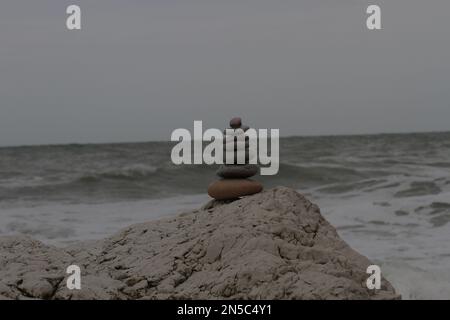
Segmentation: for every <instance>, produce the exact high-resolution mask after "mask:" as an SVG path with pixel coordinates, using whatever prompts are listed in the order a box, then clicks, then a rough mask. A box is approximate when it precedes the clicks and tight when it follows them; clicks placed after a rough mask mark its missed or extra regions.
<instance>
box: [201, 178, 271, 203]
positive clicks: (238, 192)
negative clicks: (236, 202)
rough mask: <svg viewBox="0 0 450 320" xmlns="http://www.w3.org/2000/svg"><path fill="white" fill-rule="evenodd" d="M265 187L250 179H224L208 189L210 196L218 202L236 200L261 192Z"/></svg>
mask: <svg viewBox="0 0 450 320" xmlns="http://www.w3.org/2000/svg"><path fill="white" fill-rule="evenodd" d="M262 189H263V186H262V184H261V183H259V182H258V181H254V180H250V179H228V180H225V179H222V180H218V181H215V182H213V183H212V184H210V185H209V187H208V194H209V195H210V196H211V197H212V198H214V199H216V200H227V199H236V198H239V197H243V196H249V195H252V194H255V193H258V192H261V191H262Z"/></svg>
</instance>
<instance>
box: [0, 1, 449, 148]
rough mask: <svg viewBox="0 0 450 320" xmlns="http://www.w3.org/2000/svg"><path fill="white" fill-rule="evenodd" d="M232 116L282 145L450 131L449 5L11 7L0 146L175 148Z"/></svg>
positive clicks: (1, 36)
mask: <svg viewBox="0 0 450 320" xmlns="http://www.w3.org/2000/svg"><path fill="white" fill-rule="evenodd" d="M70 4H78V5H80V7H81V10H82V30H81V31H69V30H67V29H66V23H65V21H66V17H67V15H66V13H65V11H66V7H67V6H68V5H70ZM369 4H378V5H380V6H381V9H382V27H383V30H381V31H369V30H367V29H366V26H365V20H366V14H365V10H366V8H367V6H368V5H369ZM235 115H241V116H242V117H243V118H244V121H245V122H247V123H248V124H250V125H253V126H255V127H258V128H280V132H281V134H282V135H284V136H286V135H318V134H348V133H379V132H410V131H435V130H439V131H441V130H450V1H448V0H429V1H421V0H390V1H384V0H372V1H366V0H276V1H275V0H226V1H225V0H154V1H151V0H148V1H144V0H139V1H138V0H127V1H125V0H123V1H117V0H96V1H75V0H73V1H71V0H66V1H57V0H27V1H25V0H3V1H1V3H0V145H23V144H47V143H73V142H77V143H84V142H120V141H147V140H168V139H169V138H170V134H171V132H172V130H174V129H175V128H179V127H185V128H192V125H193V120H203V121H204V125H205V127H224V126H225V125H226V123H227V121H228V119H229V118H230V117H232V116H235Z"/></svg>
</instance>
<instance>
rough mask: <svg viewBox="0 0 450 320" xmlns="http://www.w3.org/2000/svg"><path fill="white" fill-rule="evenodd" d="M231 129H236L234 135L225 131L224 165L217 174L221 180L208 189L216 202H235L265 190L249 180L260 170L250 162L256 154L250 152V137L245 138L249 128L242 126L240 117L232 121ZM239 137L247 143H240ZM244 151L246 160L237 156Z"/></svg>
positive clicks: (258, 183)
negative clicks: (238, 152)
mask: <svg viewBox="0 0 450 320" xmlns="http://www.w3.org/2000/svg"><path fill="white" fill-rule="evenodd" d="M230 127H231V129H234V130H233V131H234V133H232V134H229V133H228V134H227V130H224V134H225V136H224V141H223V155H224V159H223V162H224V164H223V165H221V166H220V167H219V169H218V170H217V172H216V174H217V175H218V176H219V177H220V178H221V179H220V180H217V181H214V182H213V183H211V184H210V185H209V187H208V194H209V195H210V196H211V197H212V198H214V199H216V200H235V199H239V198H240V197H243V196H248V195H252V194H255V193H258V192H261V191H262V189H263V186H262V184H261V183H260V182H258V181H255V180H251V179H249V178H250V177H252V176H254V175H256V174H257V173H258V170H259V166H258V165H257V164H250V161H252V160H254V159H255V157H256V154H252V152H251V150H249V139H248V138H249V137H246V136H245V131H247V130H248V129H249V127H248V126H244V125H242V120H241V118H238V117H236V118H233V119H231V121H230ZM238 137H239V139H241V140H240V141H242V142H243V141H245V143H242V142H241V143H238V142H237V141H238V140H239V139H238ZM242 149H244V150H245V160H244V159H243V157H242V156H241V157H238V154H237V151H238V150H240V151H241V152H242ZM227 154H228V157H227ZM239 160H240V161H239ZM243 160H244V161H243ZM242 162H243V163H242Z"/></svg>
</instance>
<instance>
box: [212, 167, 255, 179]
mask: <svg viewBox="0 0 450 320" xmlns="http://www.w3.org/2000/svg"><path fill="white" fill-rule="evenodd" d="M258 169H259V168H258V166H257V165H256V164H246V165H221V166H220V167H219V169H218V170H217V172H216V174H217V175H218V176H219V177H222V178H225V179H239V178H240V179H245V178H250V177H253V176H254V175H256V174H257V173H258Z"/></svg>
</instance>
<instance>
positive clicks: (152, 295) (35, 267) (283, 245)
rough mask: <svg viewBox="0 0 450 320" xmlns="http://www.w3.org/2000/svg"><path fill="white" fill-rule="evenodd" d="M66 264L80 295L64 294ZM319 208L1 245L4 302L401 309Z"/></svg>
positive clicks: (274, 197)
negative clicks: (336, 302)
mask: <svg viewBox="0 0 450 320" xmlns="http://www.w3.org/2000/svg"><path fill="white" fill-rule="evenodd" d="M70 264H77V265H79V266H80V267H81V269H82V278H81V285H82V289H81V290H69V289H67V287H66V279H67V275H66V273H65V270H66V268H67V266H69V265H70ZM369 264H371V263H370V261H369V260H368V259H367V258H365V257H363V256H362V255H360V254H358V253H357V252H355V251H354V250H352V249H351V248H350V247H349V246H348V245H347V244H346V243H345V242H344V241H343V240H341V239H340V238H339V236H338V235H337V233H336V230H335V229H334V228H333V227H332V226H331V225H330V224H329V223H328V222H327V221H326V220H325V219H324V218H323V217H322V215H321V214H320V211H319V208H318V207H317V206H316V205H314V204H312V203H311V202H309V201H308V200H307V199H306V198H304V197H303V196H302V195H300V194H299V193H297V192H296V191H294V190H291V189H288V188H284V187H278V188H275V189H270V190H266V191H264V192H262V193H259V194H256V195H253V196H249V197H246V198H243V199H240V200H237V201H234V202H231V203H228V202H220V201H211V202H210V203H208V204H207V205H205V206H204V207H203V208H202V209H200V210H195V211H192V212H187V213H184V214H181V215H179V216H177V217H174V218H170V219H163V220H157V221H152V222H148V223H142V224H137V225H133V226H130V227H128V228H126V229H124V230H123V231H121V232H119V233H117V234H116V235H114V236H112V237H110V238H107V239H105V240H101V241H95V242H90V243H84V244H83V243H81V244H78V245H76V246H72V247H67V248H56V247H51V246H46V245H44V244H42V243H41V242H39V241H35V240H32V239H30V238H28V237H23V236H13V237H1V238H0V298H3V299H30V298H40V299H166V298H170V299H181V298H183V299H184V298H186V299H196V298H204V299H215V298H230V299H247V298H250V299H395V298H399V296H398V295H397V294H396V293H395V291H394V289H393V288H392V286H391V285H390V284H389V283H388V282H387V281H386V280H384V279H383V280H382V288H381V289H380V290H376V291H373V290H368V289H367V288H366V286H365V281H366V279H367V277H368V275H367V274H366V267H367V266H368V265H369Z"/></svg>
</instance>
